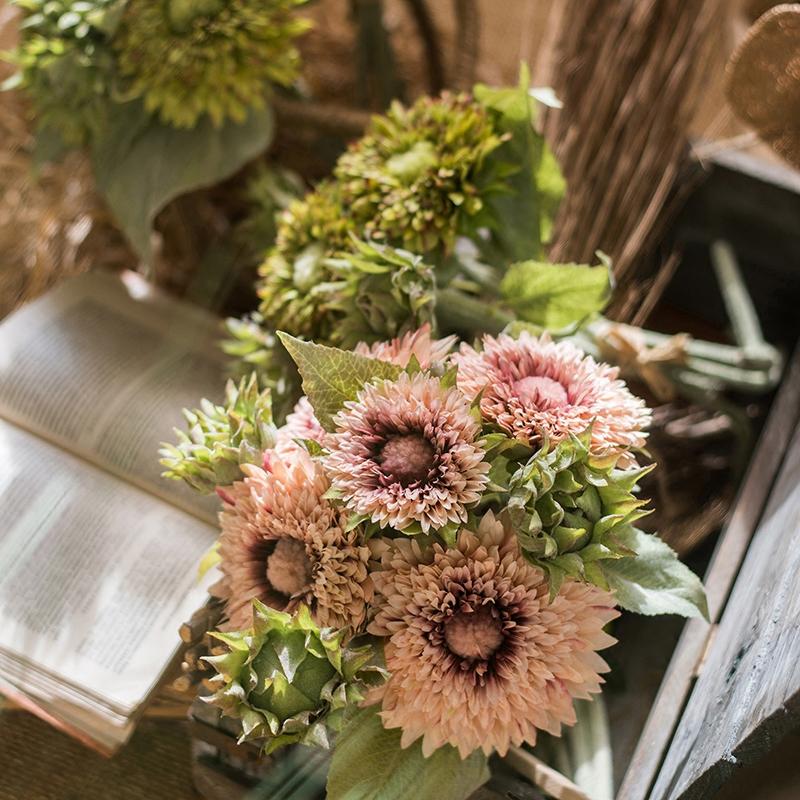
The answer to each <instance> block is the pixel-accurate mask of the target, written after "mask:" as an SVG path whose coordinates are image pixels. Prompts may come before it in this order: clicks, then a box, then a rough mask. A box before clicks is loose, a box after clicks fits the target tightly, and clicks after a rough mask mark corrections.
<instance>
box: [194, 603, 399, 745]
mask: <svg viewBox="0 0 800 800" xmlns="http://www.w3.org/2000/svg"><path fill="white" fill-rule="evenodd" d="M213 635H214V636H215V637H216V638H217V639H219V640H220V641H221V642H223V643H224V644H226V645H227V646H228V648H229V650H228V652H227V653H225V654H224V655H220V656H209V657H206V661H208V662H209V663H210V664H212V665H213V667H214V668H215V669H216V670H217V673H218V674H217V676H216V677H215V678H214V679H213V680H215V681H216V682H217V683H218V684H220V688H219V690H218V691H216V692H215V693H214V694H213V695H210V696H209V697H208V698H206V699H207V701H208V702H210V703H212V704H214V705H216V706H218V707H219V708H220V709H222V711H223V713H225V714H227V715H228V716H232V717H235V718H237V719H240V720H241V724H242V733H241V735H240V737H239V742H240V743H241V742H245V741H253V742H258V743H259V744H260V745H261V747H262V748H263V751H264V752H266V753H270V752H272V751H273V750H276V749H277V748H278V747H281V746H282V745H286V744H294V743H298V742H299V743H303V744H309V745H318V746H321V747H329V746H330V738H329V731H335V730H337V729H338V727H339V726H340V724H341V722H342V717H343V715H344V712H345V709H347V708H348V707H351V706H353V705H355V704H357V703H359V702H360V701H361V700H363V699H364V694H365V692H366V690H367V688H368V687H369V686H370V685H373V684H375V683H378V682H380V681H382V680H383V679H384V676H385V672H384V670H383V669H381V668H380V667H378V666H376V665H374V664H373V663H372V662H374V660H375V651H374V650H373V648H372V647H371V646H369V645H367V646H364V647H359V648H351V647H348V646H346V645H345V644H344V635H345V632H344V631H335V630H333V629H330V628H323V629H320V628H318V627H317V626H316V625H315V624H314V622H313V620H312V619H311V614H310V613H309V611H308V608H306V607H305V606H301V607H300V608H299V609H298V611H297V613H296V614H295V615H294V616H290V615H289V614H285V613H283V612H281V611H276V610H275V609H272V608H269V607H268V606H265V605H264V604H263V603H260V602H259V601H258V600H254V601H253V627H252V629H250V630H246V631H238V632H235V633H214V634H213Z"/></svg>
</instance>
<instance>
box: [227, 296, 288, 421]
mask: <svg viewBox="0 0 800 800" xmlns="http://www.w3.org/2000/svg"><path fill="white" fill-rule="evenodd" d="M225 328H226V330H227V332H228V338H227V339H226V340H225V341H223V342H222V349H223V351H224V352H225V353H226V354H227V355H229V356H231V357H232V358H233V359H234V362H233V371H234V373H235V374H237V375H250V374H251V373H253V372H255V374H256V375H257V376H258V383H259V385H260V386H263V387H265V388H268V389H269V390H270V392H271V395H272V403H273V405H272V413H273V417H274V419H275V420H276V422H278V423H281V422H283V421H284V420H285V419H286V415H287V414H288V413H289V412H290V411H291V410H292V408H294V404H295V403H296V402H297V401H298V400H299V399H300V395H301V394H302V392H301V390H300V377H299V375H298V374H297V369H296V368H295V366H294V362H293V361H292V359H291V358H290V357H289V354H288V353H287V352H286V350H285V349H284V347H283V345H282V344H281V343H280V342H279V341H278V338H277V336H275V334H274V333H273V332H272V331H270V330H269V329H268V328H267V327H266V323H265V321H264V318H263V317H262V316H261V314H259V313H258V312H255V313H253V314H249V315H248V316H246V317H244V318H243V319H234V318H231V319H228V320H226V321H225Z"/></svg>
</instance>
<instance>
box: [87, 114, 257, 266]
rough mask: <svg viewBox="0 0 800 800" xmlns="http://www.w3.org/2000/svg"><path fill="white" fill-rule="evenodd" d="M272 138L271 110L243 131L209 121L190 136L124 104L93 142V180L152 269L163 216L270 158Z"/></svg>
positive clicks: (252, 116)
mask: <svg viewBox="0 0 800 800" xmlns="http://www.w3.org/2000/svg"><path fill="white" fill-rule="evenodd" d="M272 134H273V117H272V112H271V111H270V110H269V108H265V109H261V110H254V111H251V112H250V114H249V115H248V117H247V119H246V120H245V122H244V123H242V124H238V123H234V122H228V123H226V124H225V125H222V126H221V127H215V126H214V125H213V124H212V122H211V120H210V119H207V118H205V119H203V120H201V121H200V122H199V123H198V124H197V125H196V126H195V127H194V128H192V129H177V128H171V127H169V126H167V125H164V124H162V123H161V122H159V121H158V119H157V118H156V117H154V116H153V115H150V114H147V112H146V111H145V110H144V108H143V107H142V104H141V103H140V102H139V101H138V100H137V101H133V102H130V103H124V104H120V105H117V106H116V107H115V110H114V113H113V115H111V117H110V120H109V123H108V125H106V126H105V127H104V128H103V130H102V132H101V133H100V134H98V136H97V137H95V139H94V141H93V142H92V162H93V166H94V175H95V180H96V182H97V185H98V188H99V189H100V190H101V191H102V193H103V195H104V196H105V198H106V200H107V201H108V204H109V206H110V207H111V210H112V212H113V213H114V216H115V218H116V220H117V222H118V223H119V225H120V227H121V228H122V230H123V231H124V232H125V234H126V236H127V237H128V239H130V241H131V244H132V245H133V246H134V248H135V249H136V251H137V253H138V254H139V255H140V256H141V257H142V258H143V259H144V260H145V261H147V260H149V258H150V255H151V254H150V231H151V227H152V223H153V220H154V219H155V216H156V215H157V214H158V212H159V211H160V210H161V209H162V208H164V206H165V205H166V204H167V203H168V202H169V201H170V200H172V199H174V198H175V197H177V196H178V195H181V194H184V193H186V192H188V191H191V190H193V189H199V188H202V187H204V186H212V185H213V184H215V183H219V182H220V181H221V180H223V179H224V178H227V177H229V176H230V175H233V173H235V172H237V171H238V170H239V169H240V168H241V167H243V166H244V165H245V164H246V163H247V162H248V161H250V160H251V159H253V158H255V157H256V156H257V155H259V154H260V153H262V152H263V151H264V150H266V148H267V147H268V146H269V143H270V142H271V141H272Z"/></svg>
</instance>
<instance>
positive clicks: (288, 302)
mask: <svg viewBox="0 0 800 800" xmlns="http://www.w3.org/2000/svg"><path fill="white" fill-rule="evenodd" d="M352 230H353V226H352V222H351V220H350V219H349V218H348V216H347V213H346V211H345V210H344V209H343V208H342V205H341V203H340V201H339V197H338V191H337V188H336V185H335V184H333V183H328V182H324V183H322V184H320V185H319V186H318V187H317V189H316V191H314V192H311V193H310V194H308V195H306V197H305V198H304V199H302V200H297V201H295V202H293V203H291V205H290V206H289V208H288V209H286V211H284V212H283V214H282V215H281V218H280V222H279V225H278V235H277V240H276V243H275V247H273V248H272V249H271V250H270V251H269V253H268V254H267V258H266V260H265V261H264V263H263V264H262V265H261V267H260V269H259V275H260V276H261V280H260V282H259V285H258V296H259V297H260V298H261V305H260V306H259V311H260V312H261V314H262V315H263V316H264V318H265V319H267V320H269V322H270V325H271V326H272V327H273V329H275V330H285V331H288V332H289V333H291V334H292V335H294V336H308V337H311V338H314V339H321V340H327V334H328V331H327V329H326V325H328V324H329V322H328V321H326V319H325V302H326V299H327V298H326V286H325V283H326V282H327V281H328V280H329V278H330V270H329V268H328V267H327V265H326V259H327V258H329V257H331V256H333V255H334V253H336V252H337V251H338V250H342V249H344V248H346V247H347V246H348V244H349V237H350V234H351V232H352Z"/></svg>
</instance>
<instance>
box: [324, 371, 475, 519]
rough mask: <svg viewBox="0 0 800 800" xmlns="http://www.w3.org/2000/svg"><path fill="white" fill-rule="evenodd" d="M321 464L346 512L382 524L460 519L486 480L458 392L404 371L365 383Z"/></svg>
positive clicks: (341, 419) (338, 418)
mask: <svg viewBox="0 0 800 800" xmlns="http://www.w3.org/2000/svg"><path fill="white" fill-rule="evenodd" d="M334 424H335V426H336V432H335V433H334V434H332V435H331V437H330V453H329V455H328V456H326V457H325V466H326V468H327V470H328V473H329V474H330V476H331V483H332V484H333V486H334V488H335V489H337V490H338V491H339V492H340V493H341V495H342V497H343V498H344V502H345V503H346V504H347V505H348V506H349V508H350V509H351V510H352V511H355V512H356V513H357V514H363V515H364V516H366V517H368V518H370V519H371V520H372V521H373V522H377V523H379V524H380V525H381V527H386V526H391V527H393V528H396V529H397V530H403V529H404V528H407V527H408V526H409V525H411V524H412V523H413V522H418V523H419V524H420V525H421V527H422V530H424V531H428V530H430V529H433V530H438V529H439V528H441V527H443V526H444V525H446V524H447V523H448V522H455V523H458V522H464V521H466V518H467V511H466V508H467V506H469V505H471V504H472V503H475V502H477V501H478V499H479V498H480V496H481V493H482V492H483V489H484V487H485V486H486V484H487V483H488V477H487V473H488V471H489V464H488V463H486V462H485V461H484V453H483V450H482V449H481V447H480V445H479V443H478V442H477V439H478V437H479V435H480V426H479V425H478V423H477V422H476V421H475V420H474V419H473V418H472V416H471V415H470V413H469V404H468V403H467V401H466V399H465V398H464V395H463V394H462V393H461V392H459V391H458V390H457V389H455V388H450V389H446V388H444V387H442V385H441V383H440V382H439V380H438V379H436V378H431V377H429V376H426V375H424V374H422V373H417V374H416V375H414V376H413V377H410V376H409V375H408V374H406V373H403V374H402V375H400V377H399V378H398V379H397V380H396V381H386V380H384V381H378V382H376V383H373V384H368V385H367V386H365V387H364V389H362V390H361V392H359V394H358V398H357V399H356V400H355V401H350V402H348V403H345V406H344V409H343V410H342V411H340V412H339V413H338V414H337V415H336V417H334Z"/></svg>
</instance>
